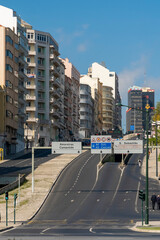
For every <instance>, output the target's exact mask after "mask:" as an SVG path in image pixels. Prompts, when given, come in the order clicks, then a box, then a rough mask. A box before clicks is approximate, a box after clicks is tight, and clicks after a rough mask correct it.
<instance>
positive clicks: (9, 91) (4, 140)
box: [0, 26, 19, 154]
mask: <svg viewBox="0 0 160 240" xmlns="http://www.w3.org/2000/svg"><path fill="white" fill-rule="evenodd" d="M15 46H17V48H15ZM18 57H19V51H18V36H17V35H16V34H15V33H14V32H13V31H12V30H11V29H9V28H6V27H3V26H0V86H1V89H3V91H2V92H1V98H2V99H3V101H4V102H3V103H4V105H3V104H2V103H1V105H2V106H1V107H2V108H1V109H2V110H1V112H2V113H4V114H5V116H4V118H3V117H2V118H3V119H4V121H3V122H1V123H3V126H1V133H0V134H1V147H3V148H4V149H5V154H13V153H15V152H16V144H17V129H18V119H17V115H18V82H19V79H18V71H19V65H18V61H17V59H18ZM4 96H5V100H4Z"/></svg>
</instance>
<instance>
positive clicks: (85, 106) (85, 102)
mask: <svg viewBox="0 0 160 240" xmlns="http://www.w3.org/2000/svg"><path fill="white" fill-rule="evenodd" d="M82 82H83V81H82ZM93 134H94V100H93V98H92V95H91V87H90V86H89V85H88V84H83V83H81V79H80V130H79V137H80V138H90V136H91V135H93Z"/></svg>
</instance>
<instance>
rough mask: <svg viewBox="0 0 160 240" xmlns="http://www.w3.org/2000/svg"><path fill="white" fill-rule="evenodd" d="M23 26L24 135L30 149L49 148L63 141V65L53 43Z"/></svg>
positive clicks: (55, 43)
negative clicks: (26, 52)
mask: <svg viewBox="0 0 160 240" xmlns="http://www.w3.org/2000/svg"><path fill="white" fill-rule="evenodd" d="M23 24H24V26H25V27H26V29H27V30H26V31H27V39H28V45H29V56H28V58H27V62H28V69H27V74H28V82H27V85H26V88H27V90H28V95H27V96H26V100H27V108H26V112H27V116H28V119H27V129H26V131H25V135H26V137H27V139H28V140H29V144H30V146H37V145H40V146H48V145H50V142H51V141H58V140H60V139H61V138H62V129H63V128H64V117H63V116H62V115H63V113H64V100H63V99H64V65H63V63H62V62H61V60H60V59H59V58H58V56H59V46H58V43H57V42H56V41H55V39H54V38H53V37H52V36H51V35H50V34H49V33H46V32H42V31H37V30H34V29H32V26H31V25H29V24H28V23H26V22H24V23H23Z"/></svg>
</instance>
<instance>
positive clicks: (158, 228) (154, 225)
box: [132, 149, 160, 233]
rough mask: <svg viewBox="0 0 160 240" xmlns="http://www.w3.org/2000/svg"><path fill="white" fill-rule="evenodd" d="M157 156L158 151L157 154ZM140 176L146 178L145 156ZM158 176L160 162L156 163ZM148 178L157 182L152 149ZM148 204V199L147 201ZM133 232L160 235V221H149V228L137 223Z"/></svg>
mask: <svg viewBox="0 0 160 240" xmlns="http://www.w3.org/2000/svg"><path fill="white" fill-rule="evenodd" d="M158 155H159V150H158V154H157V156H158ZM141 173H142V175H144V176H146V156H145V157H144V159H143V163H142V170H141ZM159 174H160V162H159V161H158V176H159ZM148 177H149V179H155V180H157V181H159V184H160V180H159V179H158V177H157V176H156V149H152V152H151V153H150V156H149V159H148ZM149 204H150V199H149ZM132 230H133V231H141V232H159V233H160V221H149V226H146V225H144V227H142V222H137V223H136V225H135V226H134V227H133V228H132Z"/></svg>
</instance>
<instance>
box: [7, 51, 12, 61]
mask: <svg viewBox="0 0 160 240" xmlns="http://www.w3.org/2000/svg"><path fill="white" fill-rule="evenodd" d="M6 57H10V58H11V59H13V54H12V53H11V51H10V50H8V49H6Z"/></svg>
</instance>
